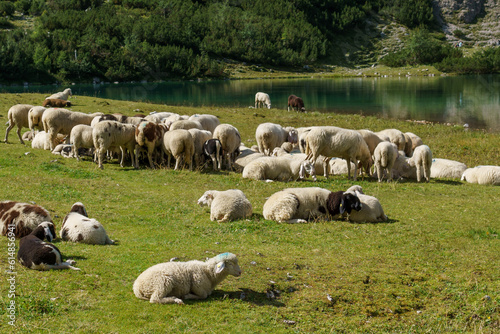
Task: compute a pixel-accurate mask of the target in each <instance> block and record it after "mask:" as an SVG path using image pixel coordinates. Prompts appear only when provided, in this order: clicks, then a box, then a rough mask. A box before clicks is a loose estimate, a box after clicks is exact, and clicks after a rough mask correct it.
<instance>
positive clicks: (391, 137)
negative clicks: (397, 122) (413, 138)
mask: <svg viewBox="0 0 500 334" xmlns="http://www.w3.org/2000/svg"><path fill="white" fill-rule="evenodd" d="M375 134H376V135H377V136H379V137H380V139H382V140H385V141H390V142H391V143H394V144H396V146H397V147H398V150H401V151H404V149H405V145H406V139H405V136H404V134H403V132H401V131H399V130H398V129H385V130H382V131H379V132H375Z"/></svg>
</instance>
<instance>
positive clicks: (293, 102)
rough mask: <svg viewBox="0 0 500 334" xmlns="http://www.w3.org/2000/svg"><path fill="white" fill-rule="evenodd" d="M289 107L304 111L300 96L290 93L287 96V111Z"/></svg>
mask: <svg viewBox="0 0 500 334" xmlns="http://www.w3.org/2000/svg"><path fill="white" fill-rule="evenodd" d="M290 107H292V108H294V109H295V110H297V111H306V108H304V101H303V100H302V98H300V97H298V96H295V95H290V96H289V97H288V111H290Z"/></svg>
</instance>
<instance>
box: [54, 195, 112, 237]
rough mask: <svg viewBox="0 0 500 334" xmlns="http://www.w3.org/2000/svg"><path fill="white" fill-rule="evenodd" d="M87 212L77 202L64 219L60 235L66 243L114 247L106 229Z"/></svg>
mask: <svg viewBox="0 0 500 334" xmlns="http://www.w3.org/2000/svg"><path fill="white" fill-rule="evenodd" d="M88 217H89V216H88V214H87V210H86V209H85V206H84V205H83V204H82V203H81V202H76V203H75V204H73V206H72V207H71V210H70V211H69V213H68V214H67V215H66V217H64V220H63V223H62V227H61V231H60V235H61V239H62V240H64V241H71V242H80V243H83V244H90V245H112V244H114V243H115V242H114V241H113V240H111V239H110V238H109V237H108V235H107V234H106V231H105V230H104V227H103V226H102V224H101V223H99V222H98V221H97V220H95V219H94V218H92V219H89V218H88Z"/></svg>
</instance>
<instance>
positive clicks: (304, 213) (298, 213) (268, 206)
mask: <svg viewBox="0 0 500 334" xmlns="http://www.w3.org/2000/svg"><path fill="white" fill-rule="evenodd" d="M352 210H356V211H359V210H361V204H360V201H359V199H358V197H357V196H356V195H353V194H350V193H344V192H343V191H337V192H331V191H330V190H327V189H323V188H319V187H311V188H288V189H284V190H282V191H278V192H277V193H274V194H273V195H271V197H269V199H268V200H267V201H266V203H264V208H263V215H264V218H265V219H268V220H274V221H277V222H280V223H281V222H286V223H306V222H307V221H308V220H313V219H321V220H331V219H337V218H340V216H341V215H342V214H344V212H347V213H351V212H352Z"/></svg>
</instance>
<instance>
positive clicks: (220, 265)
mask: <svg viewBox="0 0 500 334" xmlns="http://www.w3.org/2000/svg"><path fill="white" fill-rule="evenodd" d="M224 268H226V264H225V263H224V261H221V262H219V263H217V266H216V269H215V273H216V274H219V273H221V272H222V271H223V270H224Z"/></svg>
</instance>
